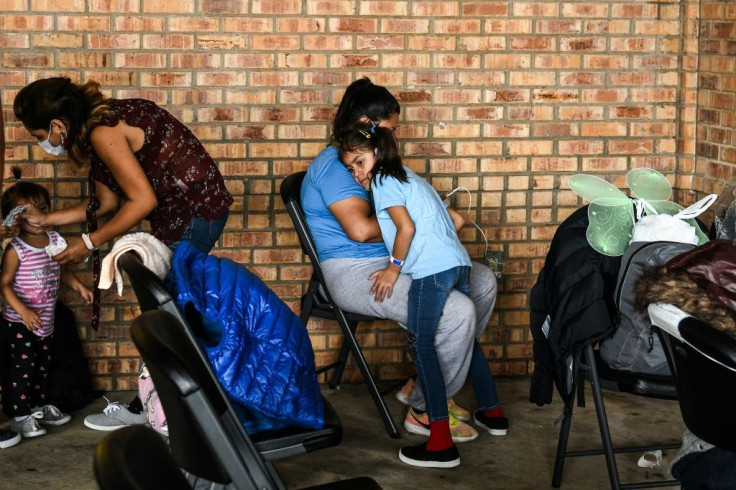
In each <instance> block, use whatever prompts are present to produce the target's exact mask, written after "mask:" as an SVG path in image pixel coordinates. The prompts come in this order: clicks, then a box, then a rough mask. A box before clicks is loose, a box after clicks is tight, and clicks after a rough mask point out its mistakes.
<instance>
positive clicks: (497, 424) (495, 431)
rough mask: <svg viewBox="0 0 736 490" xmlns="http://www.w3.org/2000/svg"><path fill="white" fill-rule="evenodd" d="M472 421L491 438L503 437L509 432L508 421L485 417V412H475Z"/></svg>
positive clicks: (500, 418) (502, 418) (501, 418)
mask: <svg viewBox="0 0 736 490" xmlns="http://www.w3.org/2000/svg"><path fill="white" fill-rule="evenodd" d="M473 419H474V420H475V425H477V426H478V427H480V428H482V429H485V430H487V431H488V433H489V434H491V435H492V436H505V435H506V433H507V432H508V430H509V419H507V418H506V417H487V416H486V414H485V411H483V410H476V411H475V413H474V414H473Z"/></svg>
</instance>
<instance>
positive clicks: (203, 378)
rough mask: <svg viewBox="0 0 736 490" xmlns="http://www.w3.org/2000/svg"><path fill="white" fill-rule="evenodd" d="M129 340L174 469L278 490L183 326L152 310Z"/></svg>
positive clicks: (138, 321)
mask: <svg viewBox="0 0 736 490" xmlns="http://www.w3.org/2000/svg"><path fill="white" fill-rule="evenodd" d="M131 334H132V337H133V342H134V343H135V345H136V347H138V351H139V352H140V354H141V357H142V358H143V360H144V362H145V363H146V365H147V367H148V370H149V372H150V373H151V376H152V378H153V382H154V383H155V385H156V390H157V392H158V394H159V397H160V399H161V404H162V405H163V407H164V411H165V413H166V419H167V423H168V425H169V436H170V442H171V449H172V454H173V455H174V458H175V459H176V461H177V462H178V463H179V465H180V466H181V467H182V468H183V469H184V470H186V471H188V472H190V473H192V474H194V475H196V476H199V477H202V478H205V479H207V480H210V481H214V482H217V483H230V485H232V486H233V487H234V488H258V489H270V488H277V487H279V483H278V482H276V481H274V477H273V476H272V475H271V474H269V472H268V470H267V467H266V464H265V462H264V461H263V459H262V457H261V455H260V454H259V453H258V451H257V450H256V448H255V446H254V445H253V442H252V441H251V439H250V437H249V436H248V434H247V433H246V432H245V429H244V428H243V426H242V424H241V423H240V422H239V421H238V420H237V419H235V420H234V417H233V415H232V414H234V413H235V412H234V410H233V408H232V406H231V405H230V402H229V400H228V399H227V397H225V396H224V395H223V394H222V391H221V389H220V388H219V383H218V382H217V380H216V378H214V376H213V375H212V371H211V370H210V367H209V364H208V363H207V362H206V361H205V360H204V359H203V358H202V356H201V355H200V353H199V352H198V350H199V346H198V345H197V343H196V342H195V341H193V340H192V337H191V335H189V334H188V333H187V332H186V326H185V325H183V324H182V323H181V321H180V320H179V319H177V318H176V317H175V316H173V315H172V314H171V313H169V312H167V311H163V310H152V311H147V312H144V313H143V314H141V315H140V316H139V317H138V318H136V319H135V320H133V324H132V327H131Z"/></svg>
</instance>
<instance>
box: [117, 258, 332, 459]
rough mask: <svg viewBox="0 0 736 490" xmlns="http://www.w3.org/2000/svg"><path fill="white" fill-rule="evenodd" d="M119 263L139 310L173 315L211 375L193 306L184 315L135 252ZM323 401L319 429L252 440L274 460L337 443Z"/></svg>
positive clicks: (282, 431) (268, 433) (280, 432)
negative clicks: (200, 345)
mask: <svg viewBox="0 0 736 490" xmlns="http://www.w3.org/2000/svg"><path fill="white" fill-rule="evenodd" d="M118 264H119V265H120V267H121V269H122V270H123V271H125V273H126V274H127V276H128V278H129V279H130V284H131V286H132V287H133V290H134V291H135V294H136V297H137V298H138V304H139V305H140V308H141V311H151V310H163V311H168V312H169V313H171V314H172V315H174V317H175V318H176V319H177V320H179V322H180V323H181V324H182V325H183V326H184V327H185V329H184V333H185V334H186V335H188V336H189V338H190V340H191V341H192V342H193V344H194V345H195V346H196V348H195V349H194V350H193V352H194V353H196V354H197V356H198V358H199V359H201V360H202V361H203V362H204V364H205V367H206V369H208V370H209V371H210V373H211V375H212V376H213V377H214V373H213V372H212V370H211V368H210V367H209V363H208V361H207V358H206V356H205V355H204V353H203V352H202V350H201V349H200V348H199V345H198V344H197V340H196V336H197V335H198V333H200V332H203V331H204V328H203V327H202V324H201V317H200V315H199V314H198V312H196V311H195V310H194V308H188V309H187V311H186V312H185V313H186V314H183V313H182V312H181V310H180V309H179V307H178V306H177V304H176V301H175V300H174V298H173V297H172V296H171V293H170V292H169V291H168V290H167V289H166V286H165V285H164V283H163V282H162V281H161V279H159V278H158V276H157V275H156V274H154V272H153V271H152V270H150V269H149V268H148V267H146V266H145V265H143V263H142V262H141V260H140V258H139V257H138V255H137V254H136V253H134V252H127V253H124V254H122V255H121V256H120V258H119V259H118ZM215 388H216V389H218V390H219V392H220V394H221V396H223V397H225V396H226V395H225V392H224V390H223V389H222V387H221V386H220V384H219V383H217V384H216V385H215ZM322 401H323V403H324V408H325V425H324V427H323V428H322V429H319V430H311V429H304V428H301V427H297V426H290V427H286V428H283V429H279V430H273V431H265V432H260V433H258V434H254V435H253V436H252V439H253V441H254V442H255V445H256V448H257V449H258V451H259V452H260V453H261V454H262V455H263V457H264V458H266V459H267V460H270V461H273V460H278V459H283V458H288V457H291V456H294V455H297V454H303V453H306V452H309V451H314V450H316V449H321V448H325V447H332V446H336V445H337V444H339V443H340V441H341V440H342V423H341V422H340V417H339V416H338V415H337V412H335V409H334V408H333V407H332V405H330V403H329V402H328V401H327V400H326V399H324V397H323V398H322Z"/></svg>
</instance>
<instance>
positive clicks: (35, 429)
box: [10, 411, 46, 438]
mask: <svg viewBox="0 0 736 490" xmlns="http://www.w3.org/2000/svg"><path fill="white" fill-rule="evenodd" d="M42 418H43V412H41V411H38V412H33V413H32V414H30V415H29V416H28V417H26V418H24V419H23V420H13V423H11V424H10V429H11V430H14V431H15V432H17V433H18V434H20V435H21V436H23V437H26V438H27V437H38V436H44V435H46V429H44V428H42V427H40V426H39V425H38V420H40V419H42Z"/></svg>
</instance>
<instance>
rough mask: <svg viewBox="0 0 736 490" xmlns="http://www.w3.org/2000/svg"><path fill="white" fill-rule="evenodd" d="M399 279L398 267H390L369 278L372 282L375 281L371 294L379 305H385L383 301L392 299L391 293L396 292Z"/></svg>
mask: <svg viewBox="0 0 736 490" xmlns="http://www.w3.org/2000/svg"><path fill="white" fill-rule="evenodd" d="M398 278H399V269H398V268H397V267H392V266H388V267H386V268H385V269H381V270H378V271H376V272H374V273H373V274H371V275H370V277H368V280H369V281H371V280H373V279H375V280H376V281H375V282H374V283H373V287H371V294H372V295H373V297H374V299H375V300H376V301H378V302H379V303H383V300H384V299H386V298H390V297H391V293H393V291H394V284H396V280H397V279H398Z"/></svg>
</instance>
